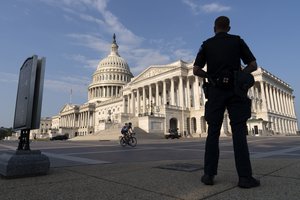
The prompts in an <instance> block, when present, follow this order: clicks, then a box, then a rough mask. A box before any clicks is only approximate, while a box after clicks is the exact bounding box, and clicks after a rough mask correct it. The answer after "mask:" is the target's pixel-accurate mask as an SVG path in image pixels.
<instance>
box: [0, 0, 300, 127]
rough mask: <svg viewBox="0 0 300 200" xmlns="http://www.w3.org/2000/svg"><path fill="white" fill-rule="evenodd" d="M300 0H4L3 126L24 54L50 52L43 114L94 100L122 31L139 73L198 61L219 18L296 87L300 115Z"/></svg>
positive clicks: (0, 35) (0, 49)
mask: <svg viewBox="0 0 300 200" xmlns="http://www.w3.org/2000/svg"><path fill="white" fill-rule="evenodd" d="M299 8H300V2H299V1H292V0H290V1H280V0H272V1H271V0H269V1H268V0H266V1H258V0H253V1H237V0H218V1H207V0H126V1H125V0H1V2H0V27H1V29H0V30H1V31H0V91H1V98H0V126H5V127H10V126H12V124H13V116H14V109H15V101H16V92H17V84H18V74H19V70H20V67H21V65H22V63H23V62H24V60H25V59H26V58H27V57H29V56H32V55H33V54H36V55H38V56H43V57H46V72H45V85H44V96H43V107H42V116H44V117H46V116H53V115H56V114H58V112H59V110H60V109H61V108H62V107H63V105H64V104H65V103H68V102H69V101H70V91H71V89H72V91H73V95H72V103H76V104H82V103H84V102H86V101H87V87H88V85H89V84H90V83H91V80H92V74H93V73H94V71H95V70H96V67H97V64H98V62H99V61H100V60H101V59H103V58H104V57H106V56H107V55H108V54H109V51H110V45H111V42H112V35H113V33H116V36H117V42H118V45H119V53H120V55H121V56H122V57H123V58H124V59H125V60H126V61H127V63H128V64H129V66H130V69H131V71H132V73H133V74H134V75H138V74H139V73H140V72H141V71H143V70H144V69H146V68H147V67H148V66H149V65H152V64H166V63H170V62H174V61H177V60H179V59H182V60H185V61H192V60H193V59H194V58H195V56H196V54H197V52H198V49H199V47H200V45H201V43H202V41H203V40H205V39H207V38H208V37H211V36H213V22H214V19H215V18H216V17H217V16H220V15H226V16H229V17H230V19H231V31H230V33H232V34H239V35H241V36H242V38H243V39H244V40H245V41H246V42H247V43H248V45H249V46H250V48H251V49H252V51H253V53H254V54H255V56H256V58H257V62H258V65H259V66H261V67H263V68H265V69H266V70H268V71H270V72H271V73H273V74H274V75H276V76H278V77H279V78H280V79H282V80H284V81H285V82H287V83H288V84H290V85H291V86H292V88H293V89H294V95H295V96H296V99H295V107H296V110H297V116H300V115H299V114H300V108H299V106H300V100H299V99H300V85H299V79H300V76H299V74H300V73H299V72H300V68H299V66H298V65H299V61H298V60H297V59H298V58H299V57H300V54H299V53H300V27H299V19H300V12H299Z"/></svg>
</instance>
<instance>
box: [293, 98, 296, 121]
mask: <svg viewBox="0 0 300 200" xmlns="http://www.w3.org/2000/svg"><path fill="white" fill-rule="evenodd" d="M292 115H293V117H295V116H296V113H295V97H294V96H292Z"/></svg>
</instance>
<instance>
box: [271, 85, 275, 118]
mask: <svg viewBox="0 0 300 200" xmlns="http://www.w3.org/2000/svg"><path fill="white" fill-rule="evenodd" d="M270 96H271V105H272V111H273V112H274V111H275V110H276V107H275V102H274V90H273V86H272V85H270Z"/></svg>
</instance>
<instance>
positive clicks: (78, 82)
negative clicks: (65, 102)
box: [44, 76, 90, 97]
mask: <svg viewBox="0 0 300 200" xmlns="http://www.w3.org/2000/svg"><path fill="white" fill-rule="evenodd" d="M89 84H90V78H89V77H82V76H80V77H76V76H67V77H61V78H59V79H45V82H44V87H45V89H48V90H52V91H55V92H69V91H70V90H71V89H72V91H73V92H76V93H77V94H80V95H81V96H83V97H85V96H86V93H87V88H88V85H89Z"/></svg>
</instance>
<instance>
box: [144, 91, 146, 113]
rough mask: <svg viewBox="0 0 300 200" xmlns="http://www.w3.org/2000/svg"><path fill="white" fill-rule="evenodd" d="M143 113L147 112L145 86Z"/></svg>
mask: <svg viewBox="0 0 300 200" xmlns="http://www.w3.org/2000/svg"><path fill="white" fill-rule="evenodd" d="M143 113H146V88H145V86H144V87H143Z"/></svg>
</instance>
